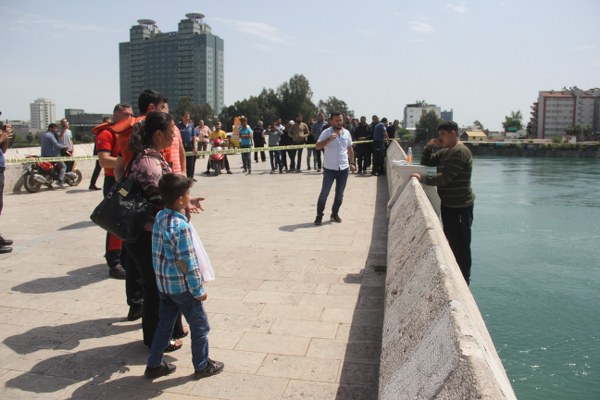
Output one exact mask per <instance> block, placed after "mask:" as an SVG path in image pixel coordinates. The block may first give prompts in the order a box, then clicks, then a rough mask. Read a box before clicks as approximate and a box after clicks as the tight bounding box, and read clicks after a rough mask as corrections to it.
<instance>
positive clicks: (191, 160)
mask: <svg viewBox="0 0 600 400" xmlns="http://www.w3.org/2000/svg"><path fill="white" fill-rule="evenodd" d="M195 172H196V156H186V157H185V175H186V176H187V177H188V178H194V173H195Z"/></svg>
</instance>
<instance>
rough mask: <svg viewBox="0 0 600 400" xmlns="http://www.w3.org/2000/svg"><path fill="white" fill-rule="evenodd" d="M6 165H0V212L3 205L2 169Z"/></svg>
mask: <svg viewBox="0 0 600 400" xmlns="http://www.w3.org/2000/svg"><path fill="white" fill-rule="evenodd" d="M0 151H2V150H0ZM5 168H6V167H0V214H2V208H3V207H4V170H5Z"/></svg>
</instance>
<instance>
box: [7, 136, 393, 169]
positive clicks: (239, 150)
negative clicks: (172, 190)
mask: <svg viewBox="0 0 600 400" xmlns="http://www.w3.org/2000/svg"><path fill="white" fill-rule="evenodd" d="M390 140H396V141H398V140H399V139H396V138H394V139H390ZM372 142H373V141H372V140H361V141H355V142H352V144H364V143H372ZM314 147H315V145H314V144H296V145H290V146H273V147H247V148H239V147H238V148H231V149H223V150H205V151H198V152H196V155H199V156H205V155H206V156H209V155H212V154H242V153H255V152H258V151H281V150H297V149H305V148H306V149H311V148H314ZM185 155H186V156H193V155H194V153H193V152H191V151H188V152H186V153H185ZM97 159H98V156H76V157H38V156H33V157H23V158H7V159H5V163H6V165H9V164H24V163H34V162H58V161H89V160H97Z"/></svg>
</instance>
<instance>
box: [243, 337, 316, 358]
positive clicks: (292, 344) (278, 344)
mask: <svg viewBox="0 0 600 400" xmlns="http://www.w3.org/2000/svg"><path fill="white" fill-rule="evenodd" d="M309 343H310V339H309V338H304V337H298V336H289V335H272V334H267V333H254V332H246V333H245V334H244V336H242V338H241V339H240V341H239V343H238V344H237V346H236V347H235V349H236V350H245V351H255V352H262V353H275V354H284V355H292V356H294V355H304V354H306V350H307V349H308V345H309Z"/></svg>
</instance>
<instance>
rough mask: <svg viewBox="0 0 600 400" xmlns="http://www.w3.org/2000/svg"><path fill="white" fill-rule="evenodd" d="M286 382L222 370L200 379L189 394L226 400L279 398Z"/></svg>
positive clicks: (269, 399)
mask: <svg viewBox="0 0 600 400" xmlns="http://www.w3.org/2000/svg"><path fill="white" fill-rule="evenodd" d="M225 368H227V366H225ZM287 383H288V380H287V379H282V378H274V377H269V376H260V375H250V374H235V373H230V372H226V371H224V372H222V373H221V374H219V375H215V376H212V377H210V378H207V379H201V380H200V381H199V382H198V384H197V385H196V386H195V387H194V389H193V390H192V391H191V393H190V394H192V395H199V396H207V397H216V398H219V399H226V400H258V399H260V400H279V399H281V396H282V395H283V392H284V391H285V388H286V386H287Z"/></svg>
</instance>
